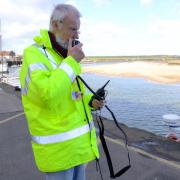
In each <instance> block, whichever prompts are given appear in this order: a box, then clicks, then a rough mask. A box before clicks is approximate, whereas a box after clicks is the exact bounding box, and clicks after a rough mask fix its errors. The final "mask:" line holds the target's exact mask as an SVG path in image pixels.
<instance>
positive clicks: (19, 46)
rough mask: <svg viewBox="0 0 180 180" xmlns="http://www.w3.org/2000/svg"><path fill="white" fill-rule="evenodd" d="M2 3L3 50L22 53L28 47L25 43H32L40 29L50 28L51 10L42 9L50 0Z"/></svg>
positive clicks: (0, 1) (0, 0)
mask: <svg viewBox="0 0 180 180" xmlns="http://www.w3.org/2000/svg"><path fill="white" fill-rule="evenodd" d="M0 3H1V6H0V17H1V25H2V42H3V49H4V50H14V51H17V52H19V53H22V51H23V49H24V48H25V46H27V45H28V44H25V43H27V42H32V40H31V39H32V38H33V36H34V35H35V34H37V32H38V31H39V29H40V28H48V24H49V16H50V8H42V7H44V3H46V5H47V3H48V0H44V1H43V0H32V1H28V2H27V1H23V0H14V1H11V0H3V1H2V0H0ZM23 46H24V47H23Z"/></svg>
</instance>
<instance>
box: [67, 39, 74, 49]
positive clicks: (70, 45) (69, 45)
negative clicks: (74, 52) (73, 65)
mask: <svg viewBox="0 0 180 180" xmlns="http://www.w3.org/2000/svg"><path fill="white" fill-rule="evenodd" d="M72 41H73V40H72V39H71V38H70V39H69V44H68V49H69V48H71V47H72Z"/></svg>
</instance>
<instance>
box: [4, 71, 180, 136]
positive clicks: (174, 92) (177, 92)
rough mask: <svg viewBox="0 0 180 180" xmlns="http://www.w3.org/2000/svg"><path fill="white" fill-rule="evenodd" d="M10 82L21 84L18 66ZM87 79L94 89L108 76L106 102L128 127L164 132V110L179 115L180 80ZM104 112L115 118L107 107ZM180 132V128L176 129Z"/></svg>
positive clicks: (89, 76)
mask: <svg viewBox="0 0 180 180" xmlns="http://www.w3.org/2000/svg"><path fill="white" fill-rule="evenodd" d="M9 71H10V73H9V75H8V76H9V80H8V81H9V83H10V84H12V85H14V86H19V85H20V83H19V67H12V68H10V69H9ZM82 77H83V78H84V80H85V81H86V82H87V83H88V84H89V86H90V87H92V88H93V89H94V90H95V91H96V90H97V89H98V88H100V87H101V86H103V85H104V84H105V83H106V82H107V80H110V82H109V84H108V85H107V87H106V88H105V89H106V90H107V97H106V101H107V105H108V106H109V107H110V108H111V110H112V111H113V112H114V114H115V116H116V118H117V120H118V121H119V122H122V123H124V124H126V125H128V126H129V127H136V128H140V129H144V130H147V131H150V132H153V133H155V134H159V135H162V136H165V135H166V134H167V133H169V127H168V126H167V125H165V124H164V123H163V118H162V116H163V115H164V114H178V115H180V84H159V83H154V82H151V81H148V80H145V79H143V78H126V77H115V76H104V75H97V74H93V73H84V74H83V75H82ZM101 115H102V116H104V117H107V118H109V119H112V117H111V115H110V114H109V112H107V111H106V110H105V109H103V110H102V111H101ZM175 132H177V133H178V135H180V130H179V131H175Z"/></svg>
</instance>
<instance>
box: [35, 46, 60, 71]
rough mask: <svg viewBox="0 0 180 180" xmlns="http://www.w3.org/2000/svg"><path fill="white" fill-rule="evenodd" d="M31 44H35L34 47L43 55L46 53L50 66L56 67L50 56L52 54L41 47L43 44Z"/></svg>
mask: <svg viewBox="0 0 180 180" xmlns="http://www.w3.org/2000/svg"><path fill="white" fill-rule="evenodd" d="M33 46H36V47H37V48H38V49H39V50H40V51H41V53H42V54H44V55H45V56H46V54H47V56H48V57H47V58H48V59H49V61H50V63H51V65H52V67H53V69H56V68H57V64H56V61H55V60H54V58H53V57H52V55H51V54H50V53H49V52H48V51H47V50H44V49H43V46H39V45H38V44H33ZM45 51H46V53H45Z"/></svg>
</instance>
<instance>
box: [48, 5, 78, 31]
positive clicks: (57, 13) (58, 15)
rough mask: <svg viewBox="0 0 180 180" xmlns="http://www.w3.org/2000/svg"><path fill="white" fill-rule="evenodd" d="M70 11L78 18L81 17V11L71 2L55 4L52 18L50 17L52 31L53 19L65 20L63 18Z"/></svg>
mask: <svg viewBox="0 0 180 180" xmlns="http://www.w3.org/2000/svg"><path fill="white" fill-rule="evenodd" d="M70 13H73V14H74V15H75V16H77V18H80V17H81V13H80V12H79V11H78V9H77V8H76V7H74V6H73V5H70V4H58V5H56V6H55V8H54V10H53V12H52V14H51V18H50V25H49V29H50V31H52V30H53V27H52V22H53V21H63V19H64V18H65V17H66V16H67V15H68V14H70Z"/></svg>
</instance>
